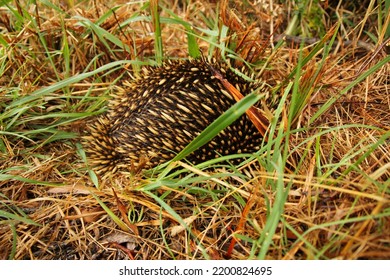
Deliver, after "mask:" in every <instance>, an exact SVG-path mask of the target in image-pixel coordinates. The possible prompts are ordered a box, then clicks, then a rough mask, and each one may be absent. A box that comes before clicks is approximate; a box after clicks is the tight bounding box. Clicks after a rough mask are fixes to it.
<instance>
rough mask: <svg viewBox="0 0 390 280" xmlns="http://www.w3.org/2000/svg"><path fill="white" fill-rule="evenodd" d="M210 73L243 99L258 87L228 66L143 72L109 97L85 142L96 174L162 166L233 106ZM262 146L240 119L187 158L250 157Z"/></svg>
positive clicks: (183, 64) (170, 65) (197, 63)
mask: <svg viewBox="0 0 390 280" xmlns="http://www.w3.org/2000/svg"><path fill="white" fill-rule="evenodd" d="M210 66H212V67H210ZM212 69H217V70H218V71H219V73H221V74H222V75H223V76H224V78H225V79H226V80H227V81H229V83H230V84H232V85H233V86H235V87H236V88H237V90H239V91H240V92H241V93H242V94H243V95H246V94H249V93H250V92H252V91H253V90H254V89H255V88H256V87H257V86H258V83H256V82H248V81H247V80H245V79H244V78H242V77H240V76H239V75H237V74H235V73H234V72H233V71H232V70H231V69H230V67H228V65H227V64H225V63H217V62H215V61H214V62H209V61H206V60H205V59H198V60H186V61H168V62H166V63H164V64H163V65H162V66H160V67H146V68H144V69H143V71H142V72H143V73H142V74H143V75H142V76H141V77H139V78H137V79H135V80H133V81H131V82H129V83H126V84H125V85H124V88H123V89H122V90H120V91H119V92H118V93H116V94H115V96H113V98H112V100H111V101H110V102H109V104H108V111H107V113H106V114H105V115H103V116H101V117H99V118H98V119H97V121H96V123H95V124H94V125H92V126H91V128H90V134H89V136H87V137H85V140H86V141H85V142H86V144H87V149H86V150H87V154H88V157H89V161H90V163H91V164H92V165H94V166H95V167H96V170H97V172H99V173H102V172H108V171H111V172H115V171H116V170H118V169H130V167H137V166H138V164H140V161H144V160H145V159H147V163H146V165H145V166H144V167H145V168H150V167H154V166H156V165H158V164H160V163H163V162H166V161H168V160H170V159H172V158H173V157H174V156H175V155H176V154H177V153H178V152H180V151H181V150H182V149H183V148H184V147H185V146H186V145H187V144H189V143H190V142H191V141H192V140H193V139H194V138H195V137H196V136H197V135H198V134H199V133H200V132H202V131H203V130H204V129H205V128H206V127H207V126H208V125H209V124H211V123H212V122H213V121H214V120H215V119H217V118H218V117H219V116H220V115H221V114H222V113H224V112H225V111H226V110H227V109H229V108H230V107H231V106H233V105H234V104H235V102H236V101H235V100H234V98H233V97H232V96H231V94H230V93H229V92H228V91H227V90H226V89H225V88H224V86H223V85H222V83H221V82H220V81H219V80H218V79H217V78H216V77H215V76H214V73H213V71H212ZM261 142H262V137H261V135H260V133H259V132H258V131H257V129H256V128H255V126H254V125H253V124H252V122H251V121H250V120H249V118H248V117H247V116H246V115H245V114H244V115H243V116H241V117H240V118H239V119H238V120H236V121H235V122H234V123H232V124H231V125H230V126H228V127H227V128H225V129H224V130H223V131H221V132H220V133H219V134H218V135H217V136H216V137H215V138H214V139H213V140H212V141H210V142H209V143H208V144H206V145H205V146H203V147H202V148H200V149H198V150H197V151H195V152H194V153H192V154H191V155H190V156H188V157H187V159H188V160H190V161H191V162H193V163H198V162H201V161H205V160H207V159H211V158H215V157H217V156H219V155H228V154H236V153H251V152H255V151H256V150H257V149H259V145H260V143H261ZM143 164H144V163H143Z"/></svg>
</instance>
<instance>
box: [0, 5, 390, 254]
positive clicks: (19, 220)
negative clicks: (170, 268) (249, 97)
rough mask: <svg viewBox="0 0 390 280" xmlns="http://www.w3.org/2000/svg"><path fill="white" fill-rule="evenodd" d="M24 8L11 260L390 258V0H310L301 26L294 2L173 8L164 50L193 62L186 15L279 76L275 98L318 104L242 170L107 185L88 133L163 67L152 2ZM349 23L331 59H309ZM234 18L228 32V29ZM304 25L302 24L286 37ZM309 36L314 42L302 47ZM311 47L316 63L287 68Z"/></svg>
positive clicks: (12, 74)
mask: <svg viewBox="0 0 390 280" xmlns="http://www.w3.org/2000/svg"><path fill="white" fill-rule="evenodd" d="M19 2H20V3H22V4H20V6H18V5H16V3H19ZM28 2H29V1H15V3H9V5H10V7H12V8H13V9H14V12H11V11H10V9H9V8H10V7H7V6H6V5H4V4H3V5H2V6H1V7H0V9H1V15H0V31H1V33H0V36H1V37H0V38H1V41H0V43H1V44H2V49H0V54H1V56H0V71H1V72H0V73H2V74H1V75H0V84H1V89H0V128H1V130H0V189H1V196H0V217H1V220H0V248H1V249H0V258H1V259H7V258H13V259H127V258H128V259H225V258H230V259H248V258H266V259H388V258H390V207H389V201H390V188H389V185H390V153H389V151H390V86H389V84H390V64H389V63H388V62H389V55H388V51H389V46H388V45H387V46H386V40H388V36H389V34H388V33H389V21H390V14H389V13H388V12H387V13H385V12H384V11H385V10H384V7H385V4H386V3H385V2H386V1H383V7H382V8H381V9H382V10H381V9H379V7H378V5H377V4H376V3H377V2H379V1H363V3H361V6H360V7H354V6H353V5H351V6H348V5H341V6H336V4H333V2H336V1H329V3H328V1H323V2H321V3H323V4H322V6H320V5H319V4H315V2H316V1H307V3H306V4H305V5H303V6H302V7H301V8H302V11H303V13H305V14H306V15H308V16H305V17H304V20H301V21H298V23H297V24H295V25H294V24H293V23H294V20H295V18H294V13H293V10H292V8H294V7H293V4H292V3H293V1H286V4H279V5H276V4H274V5H272V6H271V7H272V8H270V6H269V3H272V2H275V1H259V3H258V4H256V5H253V6H247V7H243V6H242V5H241V4H239V2H240V1H237V3H229V4H227V3H226V2H223V3H221V5H219V4H216V3H214V1H210V2H208V3H205V2H204V1H202V2H201V1H199V2H197V1H194V2H189V4H187V3H186V2H185V1H174V2H173V3H171V2H170V1H161V2H160V6H161V7H164V9H162V10H161V19H162V30H161V35H162V42H163V52H164V56H165V57H172V58H175V57H181V58H183V57H188V44H187V38H188V37H187V36H186V33H185V28H186V26H185V25H184V24H180V23H178V22H174V21H173V20H172V19H173V18H174V15H173V14H175V15H176V16H177V17H178V18H179V19H181V20H182V21H183V22H185V23H187V24H190V25H191V26H192V27H193V29H194V32H195V34H197V35H198V38H197V44H198V45H199V47H200V49H201V51H202V53H204V54H207V53H211V54H213V55H219V56H223V55H224V49H223V47H225V48H226V52H227V53H229V51H235V53H234V52H232V55H234V56H236V55H237V56H239V57H242V58H244V59H246V60H247V61H250V62H253V63H255V62H256V63H258V66H257V68H256V70H255V71H257V72H261V73H262V74H261V77H262V79H264V80H265V81H266V82H267V83H268V84H270V85H271V86H274V87H277V86H278V85H281V88H280V89H279V91H277V93H278V94H283V93H284V92H288V88H289V86H292V87H294V85H298V86H299V87H298V88H297V90H298V89H299V90H300V91H302V92H305V93H308V96H309V97H310V98H309V99H308V100H307V101H306V103H305V106H304V110H303V113H302V114H300V115H299V117H298V118H297V119H296V120H295V122H294V126H291V133H290V134H288V135H287V134H285V135H283V136H280V137H281V138H278V137H279V136H277V137H276V142H273V141H270V142H271V143H265V144H264V148H263V149H262V150H261V151H259V153H258V154H257V155H256V156H254V157H252V160H251V161H248V162H247V163H246V164H245V165H243V166H233V165H228V164H222V163H221V164H219V163H214V164H211V163H209V164H206V165H200V166H189V165H187V164H186V163H185V162H178V163H176V167H177V168H176V169H174V170H172V171H171V172H170V173H164V172H163V173H159V174H151V173H146V174H141V173H137V174H126V173H123V174H116V175H115V176H107V177H106V178H104V179H102V178H97V177H95V175H94V173H93V172H92V171H91V170H89V168H88V166H87V165H86V158H85V154H84V152H83V148H82V146H81V145H80V138H79V136H80V135H82V134H83V132H84V130H85V123H86V120H87V119H90V118H93V117H94V116H95V115H98V114H100V113H102V112H103V111H104V104H105V102H106V100H107V99H108V98H109V94H110V92H112V91H114V90H115V87H114V85H117V86H120V81H121V80H126V79H129V75H128V72H133V73H134V74H136V73H137V71H138V70H139V69H140V67H141V65H142V64H151V63H153V61H154V54H155V45H154V39H155V38H154V35H153V32H152V31H153V30H154V29H153V28H154V27H153V24H152V23H151V21H150V20H149V16H150V13H149V7H148V6H147V5H146V4H147V2H137V3H131V2H130V3H128V1H115V3H116V5H110V4H109V3H107V2H110V1H86V2H85V3H84V2H81V3H80V4H73V1H53V3H54V5H55V6H53V7H47V6H45V5H44V4H39V6H38V7H35V6H34V5H32V4H27V3H28ZM75 2H76V1H75ZM120 2H122V3H120ZM88 3H90V4H89V5H90V6H87V5H88ZM371 4H373V5H371ZM387 4H388V3H387ZM267 5H268V6H267ZM326 5H329V6H326ZM55 7H56V8H61V9H62V10H60V9H57V10H56V8H55ZM114 7H118V9H115V13H109V11H110V8H114ZM23 9H26V11H23ZM17 15H23V16H21V18H18V17H17ZM29 15H30V17H31V18H29ZM337 17H338V18H341V19H343V20H342V22H341V24H340V27H339V32H338V33H337V36H336V37H335V38H336V40H335V43H334V44H333V46H332V48H330V49H329V53H325V52H322V51H319V52H318V53H317V54H315V55H314V54H313V55H310V51H311V50H312V49H313V48H315V45H316V43H314V42H317V41H318V40H319V39H316V38H328V41H329V40H330V37H331V36H332V35H333V33H332V32H330V30H334V29H332V27H334V26H335V23H336V22H337ZM222 21H223V22H224V24H225V25H226V26H228V27H229V32H227V33H223V32H220V34H218V30H224V29H223V28H222V27H221V22H222ZM93 23H95V24H96V25H94V24H93ZM97 25H99V26H100V27H101V30H100V29H97ZM292 26H293V27H294V28H295V29H296V30H297V32H298V33H297V34H292V33H289V35H290V36H288V37H287V42H286V43H285V44H283V45H282V46H279V45H277V39H279V38H281V36H278V35H279V34H282V33H283V32H284V31H285V30H291V27H292ZM104 30H105V31H107V32H108V33H107V34H108V35H107V34H104V33H103V32H104ZM386 30H387V31H386ZM213 32H214V33H213ZM215 32H217V33H216V34H215ZM109 34H111V35H112V36H113V37H112V38H114V39H115V38H116V39H117V41H115V40H111V39H112V38H111V39H110V37H109ZM225 35H226V36H225ZM301 36H307V37H310V38H312V39H313V38H314V39H315V40H314V41H313V40H308V41H307V42H306V44H305V45H304V46H302V48H301V49H300V48H299V45H300V43H301V41H302V39H301ZM388 42H389V41H387V44H388ZM232 46H235V48H233V47H232ZM386 52H387V53H386ZM300 54H301V55H303V56H307V55H309V56H310V60H309V61H308V63H306V64H304V65H302V67H301V68H299V67H298V68H299V70H298V73H299V75H298V77H296V78H295V77H294V76H292V77H288V75H289V74H290V73H291V72H292V71H293V70H294V68H295V67H296V66H297V65H301V64H302V60H300V58H299V56H300ZM125 59H127V60H131V61H125V62H123V63H121V64H119V63H118V64H117V65H113V64H112V63H113V62H115V61H122V60H125ZM259 61H260V63H259ZM265 61H267V62H268V63H267V64H265ZM386 62H387V63H386ZM265 65H266V66H265ZM376 65H377V66H376ZM123 66H124V67H123ZM99 67H102V68H100V70H99ZM318 69H319V71H320V72H319V73H320V74H319V75H318V76H316V75H315V72H316V71H317V70H318ZM313 77H315V78H313ZM298 78H299V79H298ZM289 82H291V83H289ZM297 90H296V91H294V90H293V89H291V92H292V93H296V92H297ZM329 102H331V103H329ZM286 104H288V103H286ZM286 104H285V106H286ZM282 105H283V104H282ZM280 108H281V110H282V112H287V113H288V111H289V110H287V109H285V108H282V106H281V107H280ZM291 108H293V107H291ZM290 110H293V109H290ZM274 128H275V129H276V135H278V132H281V133H282V132H283V131H284V129H281V128H280V127H279V126H278V123H275V124H274ZM286 135H287V136H286ZM282 138H283V139H288V141H285V142H284V143H282V144H280V143H279V144H278V143H277V141H278V140H281V139H282ZM278 155H280V158H279V159H280V160H279V161H278V160H277V159H278V157H277V156H278ZM216 166H217V167H216ZM210 167H213V168H210ZM182 171H183V172H182ZM279 213H280V215H279Z"/></svg>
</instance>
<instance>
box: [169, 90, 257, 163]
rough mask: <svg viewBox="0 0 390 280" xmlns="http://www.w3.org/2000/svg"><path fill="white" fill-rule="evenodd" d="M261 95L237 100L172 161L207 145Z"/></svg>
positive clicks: (252, 95) (252, 94)
mask: <svg viewBox="0 0 390 280" xmlns="http://www.w3.org/2000/svg"><path fill="white" fill-rule="evenodd" d="M260 98H261V95H258V94H256V93H255V92H253V93H251V94H248V95H247V96H245V97H244V98H243V99H242V100H240V101H239V102H237V103H236V104H235V105H234V106H232V107H231V108H229V109H228V110H227V111H226V112H225V113H223V114H222V115H221V116H220V117H218V118H217V119H216V120H215V121H214V122H212V123H211V124H210V125H209V126H208V127H207V128H206V129H205V130H203V131H202V133H201V134H199V135H198V136H197V137H196V138H195V139H194V140H193V141H191V143H190V144H188V145H187V146H186V147H185V148H184V149H183V150H182V151H181V152H180V153H178V154H177V155H176V156H175V157H174V158H173V159H172V160H171V162H172V161H179V160H182V159H183V158H185V157H186V156H188V155H189V154H191V153H192V152H193V151H195V150H197V149H198V148H200V147H202V146H203V145H205V144H206V143H207V142H209V141H210V140H211V139H213V138H214V137H215V136H216V135H217V134H218V133H219V132H220V131H222V130H223V129H225V128H226V127H227V126H229V125H230V124H231V123H233V122H234V121H235V120H237V119H238V118H239V117H240V116H241V115H243V114H245V112H246V110H248V109H249V108H250V107H251V106H253V105H254V104H255V103H256V102H257V101H259V99H260Z"/></svg>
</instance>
